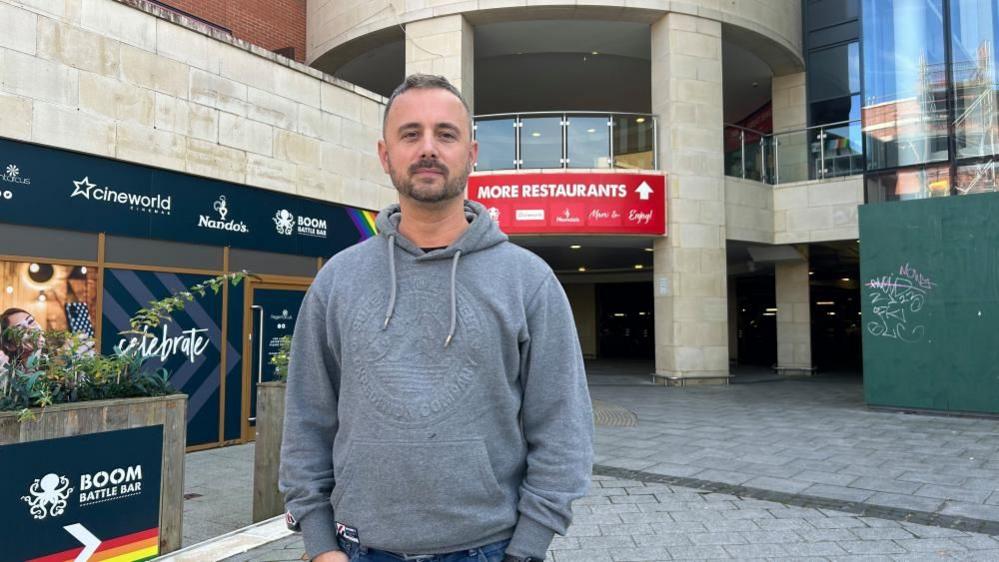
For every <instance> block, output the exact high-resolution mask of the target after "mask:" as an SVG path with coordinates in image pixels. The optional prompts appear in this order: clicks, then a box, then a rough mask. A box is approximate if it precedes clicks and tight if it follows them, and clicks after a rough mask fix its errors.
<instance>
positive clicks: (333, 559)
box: [312, 550, 350, 562]
mask: <svg viewBox="0 0 999 562" xmlns="http://www.w3.org/2000/svg"><path fill="white" fill-rule="evenodd" d="M312 562H350V558H349V557H348V556H347V553H345V552H344V551H342V550H331V551H329V552H324V553H322V554H320V555H319V556H316V557H315V558H313V559H312Z"/></svg>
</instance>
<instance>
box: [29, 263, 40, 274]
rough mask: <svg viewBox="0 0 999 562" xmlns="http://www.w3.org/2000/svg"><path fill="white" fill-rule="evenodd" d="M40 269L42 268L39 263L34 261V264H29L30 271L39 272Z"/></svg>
mask: <svg viewBox="0 0 999 562" xmlns="http://www.w3.org/2000/svg"><path fill="white" fill-rule="evenodd" d="M39 269H41V268H40V267H38V264H37V263H33V264H31V265H29V266H28V271H30V272H32V273H38V270H39Z"/></svg>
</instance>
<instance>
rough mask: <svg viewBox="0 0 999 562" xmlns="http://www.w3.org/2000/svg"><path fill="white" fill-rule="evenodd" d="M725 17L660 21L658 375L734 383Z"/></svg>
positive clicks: (655, 41)
mask: <svg viewBox="0 0 999 562" xmlns="http://www.w3.org/2000/svg"><path fill="white" fill-rule="evenodd" d="M721 51H722V49H721V24H720V23H718V22H717V21H713V20H707V19H703V18H699V17H695V16H688V15H683V14H676V13H669V14H666V15H665V16H663V17H662V18H661V19H659V20H658V21H657V22H655V23H654V24H653V25H652V112H653V113H654V114H656V115H657V116H658V119H659V121H658V127H659V161H660V163H661V167H662V169H663V170H664V171H665V172H666V174H667V177H668V182H669V183H668V215H667V216H668V223H667V224H668V233H667V236H665V237H663V238H659V239H657V240H656V241H655V243H654V250H655V253H654V254H653V259H654V283H653V291H654V294H655V319H656V375H658V376H660V377H663V378H664V379H665V380H666V382H667V383H668V384H705V383H707V384H723V383H726V382H727V381H728V375H729V371H728V359H729V357H728V338H729V334H728V303H727V300H728V299H727V288H726V260H725V181H724V177H723V172H724V169H723V166H724V164H723V162H724V157H723V150H724V149H723V141H722V131H723V125H724V124H723V114H722V64H721V62H722V61H721Z"/></svg>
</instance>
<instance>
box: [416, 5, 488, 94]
mask: <svg viewBox="0 0 999 562" xmlns="http://www.w3.org/2000/svg"><path fill="white" fill-rule="evenodd" d="M416 72H422V73H424V74H437V75H440V76H444V77H445V78H447V79H448V80H450V81H451V83H452V84H454V85H455V87H456V88H458V90H460V91H461V93H462V95H463V96H464V97H465V101H467V102H468V105H469V107H471V106H472V102H473V98H474V91H475V82H474V76H475V35H474V28H473V27H472V25H471V24H469V23H468V20H466V19H465V18H464V16H462V15H460V14H457V15H453V16H443V17H438V18H432V19H427V20H420V21H415V22H412V23H410V24H407V25H406V74H407V75H409V74H413V73H416Z"/></svg>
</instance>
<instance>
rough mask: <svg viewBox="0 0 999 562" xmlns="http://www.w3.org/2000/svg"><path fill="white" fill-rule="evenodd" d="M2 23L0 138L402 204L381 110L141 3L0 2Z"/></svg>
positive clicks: (334, 197)
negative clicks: (388, 165)
mask: <svg viewBox="0 0 999 562" xmlns="http://www.w3.org/2000/svg"><path fill="white" fill-rule="evenodd" d="M158 16H161V17H158ZM164 18H172V19H173V20H175V21H169V20H168V19H164ZM0 21H2V22H4V33H2V34H0V136H5V137H9V138H13V139H17V140H24V141H29V142H34V143H39V144H44V145H50V146H55V147H60V148H65V149H69V150H75V151H80V152H86V153H90V154H96V155H99V156H106V157H111V158H116V159H119V160H125V161H130V162H136V163H140V164H147V165H152V166H157V167H161V168H166V169H170V170H176V171H181V172H187V173H191V174H196V175H200V176H206V177H210V178H215V179H220V180H226V181H231V182H235V183H241V184H247V185H253V186H256V187H261V188H266V189H272V190H275V191H281V192H286V193H294V194H298V195H303V196H308V197H313V198H317V199H323V200H327V201H332V202H336V203H343V204H347V205H353V206H357V207H362V208H368V209H378V208H381V207H382V206H384V205H386V204H388V203H390V202H392V201H394V200H395V191H394V190H392V189H391V188H390V184H389V182H388V178H387V177H386V175H385V174H384V173H383V172H382V169H381V165H380V163H379V161H378V156H377V153H376V149H375V146H376V142H377V140H378V138H379V137H380V130H381V129H380V128H381V115H382V111H383V109H384V101H385V100H384V99H383V98H381V97H380V96H377V95H375V94H372V93H370V92H367V91H365V90H363V89H361V88H358V87H356V86H353V85H351V84H348V83H345V82H342V81H339V80H336V79H333V78H332V77H329V76H326V75H324V74H322V73H320V72H318V71H316V70H314V69H311V68H308V67H306V66H304V65H301V64H298V63H295V62H294V61H291V60H289V59H286V58H284V57H280V56H278V55H275V54H273V53H270V52H268V51H265V50H263V49H261V48H259V47H256V46H251V45H250V44H248V43H245V42H242V41H239V40H234V39H231V38H228V36H221V34H219V33H218V32H217V31H216V32H212V30H210V29H209V28H208V27H207V26H204V27H203V28H202V27H199V26H202V25H203V24H198V23H196V22H194V21H193V20H188V19H186V18H180V17H177V16H176V15H169V13H168V12H166V11H165V10H163V9H161V8H158V7H156V6H155V5H152V4H149V3H147V2H144V1H142V0H127V4H126V3H123V2H117V1H115V0H24V1H21V2H19V3H16V4H15V3H14V2H12V1H11V0H0ZM213 35H214V37H213Z"/></svg>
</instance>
